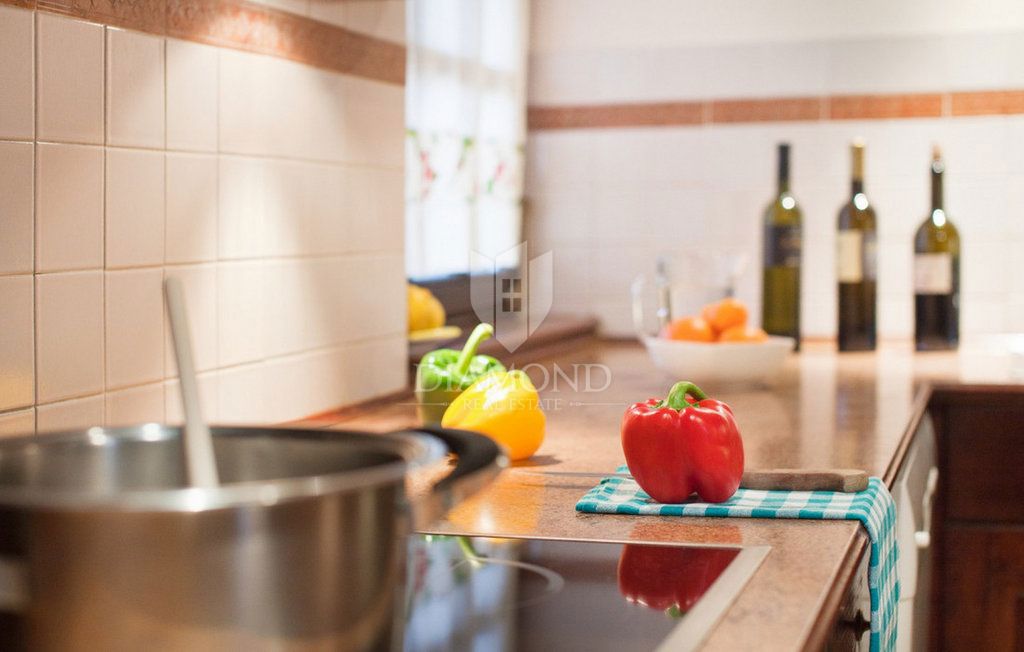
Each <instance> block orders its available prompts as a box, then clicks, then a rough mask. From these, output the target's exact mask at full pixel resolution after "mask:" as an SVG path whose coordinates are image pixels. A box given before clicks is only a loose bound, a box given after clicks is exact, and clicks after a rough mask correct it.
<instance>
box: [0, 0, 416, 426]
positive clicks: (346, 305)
mask: <svg viewBox="0 0 1024 652" xmlns="http://www.w3.org/2000/svg"><path fill="white" fill-rule="evenodd" d="M371 9H372V10H373V11H376V8H372V7H369V6H367V7H364V8H363V10H365V11H370V13H372V11H371ZM401 9H402V3H400V2H390V3H389V6H388V7H387V8H386V11H385V13H386V14H387V20H388V25H389V26H386V27H385V26H382V29H385V30H394V29H395V25H398V24H400V23H402V22H403V21H397V18H396V16H398V15H399V14H398V13H396V12H400V10H401ZM89 11H90V13H88V15H89V16H91V17H93V18H94V19H98V20H103V21H106V20H107V19H108V18H109V19H110V20H111V21H112V22H114V23H115V25H108V26H104V25H97V24H93V23H90V22H86V21H83V20H79V19H75V18H69V17H66V16H56V15H53V14H51V13H48V10H40V11H39V12H36V13H33V12H32V11H26V10H21V9H12V8H8V7H0V18H2V19H3V21H2V22H0V84H2V87H3V89H4V92H3V93H0V95H2V97H0V196H3V197H4V209H5V210H4V211H3V212H2V213H0V227H2V229H3V234H4V236H5V237H4V238H3V239H0V299H2V301H3V304H4V305H5V307H6V306H7V305H14V306H17V308H16V309H15V310H13V311H10V312H7V313H5V315H4V317H3V318H0V320H3V321H4V323H3V324H2V326H3V331H4V332H5V333H8V334H9V335H10V336H9V337H8V338H6V339H4V341H3V342H2V343H0V379H2V380H0V384H4V391H3V393H2V394H0V396H2V398H0V434H4V433H7V432H8V431H9V430H10V429H14V430H19V429H23V428H25V429H28V430H31V429H32V428H34V427H38V428H39V429H40V430H52V429H65V428H81V427H87V426H92V425H102V424H104V423H106V424H112V425H113V424H125V423H131V422H139V421H145V420H155V421H160V420H165V419H167V420H171V421H178V420H180V406H179V400H180V398H179V395H178V393H179V392H178V383H177V380H176V379H175V375H176V369H175V364H174V360H173V355H172V351H171V345H170V342H169V337H168V326H167V321H166V316H165V310H164V307H163V296H162V289H161V283H162V280H163V278H164V277H165V276H167V275H172V274H173V275H176V276H179V277H180V278H182V280H183V282H184V285H185V292H186V302H187V306H188V311H189V320H190V324H191V329H192V340H193V352H194V355H195V359H196V364H197V367H198V369H199V371H200V374H199V378H200V391H201V395H202V400H203V402H204V408H205V412H206V415H207V418H209V419H211V420H220V419H225V420H233V421H244V422H249V423H255V422H269V421H280V420H286V419H294V418H300V417H303V416H306V415H308V414H310V413H314V412H322V411H324V410H327V409H330V408H333V407H337V406H339V405H343V404H350V403H353V402H356V401H359V400H364V399H366V398H371V397H373V396H376V395H379V394H381V393H386V392H391V391H393V390H394V389H396V388H397V387H398V386H399V385H400V384H403V383H404V382H405V379H406V364H407V363H406V359H405V358H406V342H405V333H404V331H405V278H404V274H403V272H402V270H403V269H404V264H403V260H402V252H403V248H404V241H403V238H402V231H403V219H404V218H403V204H404V201H403V196H404V189H403V185H404V174H403V166H404V141H403V138H404V120H403V111H404V91H403V89H402V88H401V86H395V85H392V84H389V83H381V82H377V81H370V80H367V79H363V78H356V77H354V76H352V75H349V74H347V73H339V72H336V71H334V70H335V69H334V68H332V67H331V66H328V67H327V69H322V68H314V67H312V66H310V65H305V64H303V63H299V62H297V61H295V60H286V58H289V57H290V58H292V59H294V56H297V55H296V52H297V50H295V48H296V47H299V46H298V45H296V44H290V45H287V46H286V47H285V48H284V49H285V50H287V52H285V53H283V54H281V56H280V57H276V56H268V55H262V54H254V53H252V52H243V51H238V50H233V49H232V50H228V49H225V48H221V47H216V46H212V45H200V44H197V43H195V42H192V41H180V40H176V39H173V38H166V37H162V36H159V33H160V32H161V31H163V30H164V29H165V28H164V27H163V26H162V23H161V24H159V25H158V24H156V23H153V24H152V25H150V24H149V23H146V24H143V23H140V22H132V21H133V20H135V19H136V18H138V16H134V15H132V16H129V15H128V14H125V13H123V12H121V13H118V12H114V13H113V14H110V15H109V16H107V15H106V14H102V12H100V13H96V12H93V11H91V10H89ZM118 11H120V10H118ZM252 11H253V9H252V8H251V7H248V8H247V9H246V12H243V13H244V14H245V16H251V15H253V14H252ZM255 11H257V13H259V10H255ZM364 13H365V12H364ZM259 15H263V16H270V17H274V16H277V14H276V13H274V12H266V11H265V12H262V13H259ZM224 16H227V17H228V18H230V20H228V23H231V21H232V20H235V18H238V17H232V16H231V15H230V13H227V14H223V15H222V17H224ZM239 16H241V14H240V15H239ZM8 18H10V20H7V19H8ZM149 18H154V19H155V18H156V17H155V16H149ZM183 18H187V17H182V16H177V17H176V18H175V21H176V22H175V25H176V26H178V27H180V26H181V20H182V19H183ZM239 20H241V18H239ZM360 20H363V22H366V21H369V20H371V17H370V15H369V14H365V15H361V17H360ZM396 21H397V22H396ZM186 22H187V21H186ZM120 26H132V27H135V28H138V29H140V30H142V32H145V33H141V32H134V31H129V30H127V29H122V28H121V27H120ZM178 27H175V29H177V28H178ZM194 27H195V26H194ZM230 28H231V24H225V25H224V26H223V29H230ZM151 29H153V30H155V32H154V31H150V30H151ZM222 31H223V30H222ZM335 32H337V33H341V32H340V31H338V30H335V31H332V28H327V31H326V32H322V34H330V33H335ZM175 33H177V32H175ZM225 34H227V32H225ZM344 34H345V36H346V38H348V39H349V40H350V41H351V42H352V43H353V44H356V45H359V44H362V45H360V48H362V46H363V45H365V46H367V47H370V48H371V50H373V51H385V50H386V51H387V52H391V53H396V52H397V53H400V52H402V48H401V46H393V45H390V44H384V43H382V42H374V41H373V40H372V39H370V40H366V37H362V36H360V35H353V34H351V33H349V32H345V33H344ZM182 36H183V37H184V38H197V37H196V36H195V35H194V34H191V33H190V34H182ZM228 36H229V37H230V38H229V39H228V42H231V43H234V42H235V41H234V40H231V39H233V38H235V36H236V35H230V34H228ZM261 38H262V37H261ZM33 39H35V40H34V41H33ZM360 39H362V40H360ZM260 47H263V46H262V45H261V46H260ZM289 48H291V49H289ZM374 48H376V50H374ZM371 50H364V49H358V52H357V51H356V50H353V51H352V52H351V53H349V54H348V55H346V56H358V53H359V52H364V51H367V52H368V51H371ZM346 52H347V50H346ZM36 53H38V54H37V56H35V57H34V55H35V54H36ZM275 53H276V50H275ZM331 57H334V58H335V59H337V58H338V54H337V53H335V54H332V55H331ZM335 63H336V64H337V63H338V62H335ZM394 64H395V62H394V61H390V60H389V61H385V62H381V64H380V66H378V65H377V64H373V65H367V64H358V65H356V66H355V68H357V69H359V70H364V71H371V69H374V70H376V69H377V68H381V66H384V67H388V68H389V69H390V67H393V66H394ZM332 65H334V64H332ZM346 65H347V64H346ZM399 67H400V66H399ZM345 69H346V70H348V69H349V68H348V67H346V68H345ZM397 69H398V68H395V70H397ZM353 70H354V69H353ZM381 70H383V68H381ZM371 72H372V71H371ZM355 74H363V73H358V72H357V73H355ZM400 77H401V76H400V75H398V76H395V75H394V74H393V71H392V72H390V73H387V75H386V76H385V77H384V78H386V79H388V80H391V81H397V80H399V79H400ZM374 78H380V77H374ZM33 98H36V100H35V101H34V99H33ZM33 102H34V103H33ZM348 123H351V125H349V124H348ZM34 126H37V127H38V131H37V132H36V133H33V127H34ZM12 139H22V140H23V142H15V140H12ZM33 141H34V142H33ZM11 288H15V289H16V290H17V292H15V291H14V290H12V289H11ZM26 290H27V294H26V292H25V291H26ZM12 292H13V293H14V294H17V296H18V298H17V300H15V298H13V297H12V296H9V295H12ZM19 293H20V294H19ZM22 304H23V305H22ZM384 304H386V305H384ZM8 322H10V323H8ZM364 357H365V358H367V359H370V358H372V359H373V360H372V364H374V365H380V364H385V365H390V366H392V367H393V368H392V369H389V370H379V371H374V372H373V373H371V374H370V375H369V376H365V375H363V374H362V373H361V372H360V371H359V370H358V369H341V368H339V367H340V366H341V365H349V364H362V362H361V361H362V360H363V358H364ZM378 376H379V377H378Z"/></svg>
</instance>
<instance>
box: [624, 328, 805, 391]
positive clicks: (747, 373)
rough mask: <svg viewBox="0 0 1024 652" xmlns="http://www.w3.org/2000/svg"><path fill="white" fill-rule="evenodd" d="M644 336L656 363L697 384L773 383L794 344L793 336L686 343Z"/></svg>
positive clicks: (648, 350)
mask: <svg viewBox="0 0 1024 652" xmlns="http://www.w3.org/2000/svg"><path fill="white" fill-rule="evenodd" d="M642 339H643V343H644V346H646V347H647V353H648V354H649V355H650V356H651V360H652V361H653V362H654V366H656V367H657V368H658V369H661V370H662V371H664V372H666V373H668V374H669V375H670V376H672V377H673V378H675V379H677V380H689V381H692V382H695V383H697V384H698V385H700V384H701V383H722V382H764V383H771V382H773V381H774V380H775V379H776V378H777V376H778V374H779V371H780V370H781V369H782V365H783V363H784V362H785V361H786V356H787V355H788V354H789V352H790V351H792V350H793V345H794V340H793V338H792V337H776V336H771V337H769V338H768V341H766V342H721V343H704V342H687V341H683V340H669V339H665V338H661V337H653V336H650V335H648V336H644V337H643V338H642Z"/></svg>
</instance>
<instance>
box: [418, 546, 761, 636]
mask: <svg viewBox="0 0 1024 652" xmlns="http://www.w3.org/2000/svg"><path fill="white" fill-rule="evenodd" d="M742 552H743V553H744V556H743V560H742V563H734V562H735V561H736V560H737V557H739V556H740V555H741V549H739V548H714V547H692V546H681V545H680V546H674V545H663V544H645V543H610V542H595V541H570V540H558V539H514V538H491V537H465V536H447V535H429V534H428V535H418V536H415V537H412V538H411V539H410V546H409V566H408V574H407V584H406V586H407V591H406V596H405V604H404V607H405V625H404V636H403V643H404V649H405V650H406V651H407V652H434V651H437V652H441V651H446V652H447V651H459V650H474V651H483V650H486V651H488V652H490V651H491V650H544V651H548V650H577V649H578V650H588V651H598V650H615V651H617V652H622V651H624V650H654V649H657V648H658V647H659V646H661V645H662V644H665V643H666V640H667V639H669V638H670V637H671V640H672V642H673V644H672V647H673V648H674V649H675V648H677V647H678V643H680V642H682V643H683V645H684V647H696V646H697V645H698V644H699V643H700V639H701V638H703V635H705V634H706V633H707V631H709V630H710V628H711V627H713V625H714V624H715V622H714V621H717V619H718V617H720V616H721V614H722V613H723V612H724V611H725V609H726V608H727V607H728V605H729V603H731V601H732V598H733V597H735V593H736V592H738V590H739V589H740V588H742V585H743V584H744V583H745V582H746V579H747V578H749V575H750V574H752V573H753V571H754V570H755V569H756V568H757V565H759V564H760V561H761V559H762V558H763V556H764V554H766V550H765V549H762V548H749V549H745V550H743V551H742ZM730 565H732V566H733V567H734V568H733V569H732V570H731V571H730V573H728V574H726V575H727V576H728V579H723V581H722V582H720V583H719V585H718V586H716V587H715V589H714V591H713V593H714V599H713V600H712V599H710V598H709V600H707V601H705V602H715V603H716V604H703V605H701V606H700V608H699V609H695V605H698V603H699V601H700V599H701V598H702V597H703V596H705V595H706V594H708V591H709V589H710V588H711V587H712V585H714V584H715V582H716V580H717V579H718V578H720V577H723V573H724V572H725V571H726V569H727V568H728V567H729V566H730ZM741 566H742V567H743V568H740V567H741ZM726 585H728V586H726ZM694 620H701V621H705V622H693V621H694ZM706 621H711V622H706ZM684 623H685V627H684Z"/></svg>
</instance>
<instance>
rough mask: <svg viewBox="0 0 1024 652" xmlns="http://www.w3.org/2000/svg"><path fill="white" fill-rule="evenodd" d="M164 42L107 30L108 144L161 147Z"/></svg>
mask: <svg viewBox="0 0 1024 652" xmlns="http://www.w3.org/2000/svg"><path fill="white" fill-rule="evenodd" d="M164 42H165V39H162V38H160V37H157V36H150V35H149V34H139V33H136V32H129V31H127V30H123V29H113V28H108V29H107V144H108V145H120V146H124V147H150V148H162V147H163V146H164V88H165V84H164Z"/></svg>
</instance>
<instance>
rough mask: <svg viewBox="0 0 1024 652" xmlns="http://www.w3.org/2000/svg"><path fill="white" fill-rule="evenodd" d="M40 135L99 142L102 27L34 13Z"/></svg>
mask: <svg viewBox="0 0 1024 652" xmlns="http://www.w3.org/2000/svg"><path fill="white" fill-rule="evenodd" d="M36 20H37V21H38V49H37V52H38V57H39V60H38V63H37V65H38V71H37V76H36V81H37V83H38V84H39V86H38V89H37V92H38V107H37V111H38V114H37V122H36V125H37V134H36V136H37V137H38V138H39V139H40V140H48V141H60V142H70V143H90V144H96V145H101V144H103V79H104V72H103V59H104V57H103V27H101V26H99V25H94V24H92V23H86V22H83V21H80V20H73V19H71V18H63V17H59V16H52V15H50V14H44V13H40V14H37V16H36Z"/></svg>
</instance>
